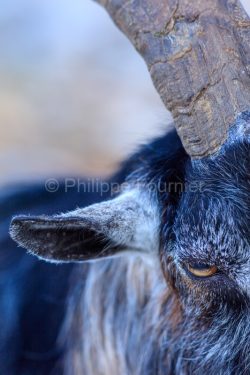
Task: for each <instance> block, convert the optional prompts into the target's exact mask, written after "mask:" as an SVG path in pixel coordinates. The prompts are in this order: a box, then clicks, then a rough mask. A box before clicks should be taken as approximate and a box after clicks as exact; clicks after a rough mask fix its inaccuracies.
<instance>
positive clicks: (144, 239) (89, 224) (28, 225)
mask: <svg viewBox="0 0 250 375" xmlns="http://www.w3.org/2000/svg"><path fill="white" fill-rule="evenodd" d="M143 196H145V194H139V193H138V192H137V191H136V192H129V193H124V194H123V195H121V196H119V197H118V198H115V199H113V200H110V201H107V202H103V203H99V204H95V205H92V206H89V207H87V208H84V209H78V210H75V211H72V212H69V213H67V214H62V215H56V216H52V217H46V216H42V217H29V216H28V217H22V216H17V217H15V218H14V219H13V220H12V223H11V227H10V235H11V237H12V238H13V239H14V240H15V241H16V242H17V243H18V244H19V245H20V246H22V247H24V248H26V249H28V250H29V251H30V252H31V253H33V254H35V255H37V256H38V257H40V258H43V259H46V260H50V261H84V260H91V259H97V258H103V257H109V256H113V255H116V254H119V253H121V252H123V251H128V250H130V251H137V252H146V253H152V252H156V251H157V250H158V246H159V235H158V231H159V214H158V209H157V203H156V202H154V203H153V201H151V200H150V199H149V197H148V198H147V199H145V197H144V198H143Z"/></svg>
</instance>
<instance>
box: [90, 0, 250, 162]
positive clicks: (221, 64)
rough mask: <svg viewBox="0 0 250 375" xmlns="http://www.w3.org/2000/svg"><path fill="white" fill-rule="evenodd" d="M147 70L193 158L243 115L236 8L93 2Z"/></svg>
mask: <svg viewBox="0 0 250 375" xmlns="http://www.w3.org/2000/svg"><path fill="white" fill-rule="evenodd" d="M96 1H97V2H98V3H100V4H102V5H103V6H104V7H105V8H106V9H107V11H108V13H109V14H110V15H111V17H112V19H113V20H114V22H115V23H116V25H117V26H118V27H119V28H120V29H121V30H122V31H123V33H124V34H125V35H127V37H128V38H129V39H130V41H131V42H132V44H133V45H134V46H135V48H136V49H137V50H138V52H139V53H140V54H141V55H142V57H143V58H144V60H145V61H146V63H147V66H148V69H149V72H150V74H151V77H152V80H153V83H154V85H155V87H156V89H157V91H158V93H159V94H160V96H161V98H162V100H163V102H164V104H165V106H166V107H167V108H168V109H169V110H170V111H171V112H172V115H173V118H174V120H175V126H176V128H177V131H178V133H179V135H180V138H181V140H182V143H183V146H184V147H185V149H186V151H187V153H188V154H189V155H190V156H191V157H192V158H202V157H204V156H208V155H211V154H214V153H215V152H216V151H218V150H219V149H220V147H221V145H222V144H223V143H224V142H225V141H226V139H227V136H228V131H229V128H230V126H231V125H232V124H233V123H234V121H235V119H236V117H237V116H238V114H240V113H241V112H244V111H246V110H249V107H250V105H249V104H250V76H249V74H250V64H249V62H250V21H249V18H248V16H247V14H246V13H245V11H244V9H243V8H242V6H241V4H240V3H239V1H238V0H195V1H190V0H143V1H141V0H130V1H128V0H96Z"/></svg>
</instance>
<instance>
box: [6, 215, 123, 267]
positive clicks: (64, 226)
mask: <svg viewBox="0 0 250 375" xmlns="http://www.w3.org/2000/svg"><path fill="white" fill-rule="evenodd" d="M10 233H11V237H12V238H13V239H14V240H15V241H16V242H18V243H19V245H21V246H22V247H24V248H26V249H27V250H29V251H30V252H32V253H34V254H35V255H37V256H38V257H39V258H43V259H46V260H52V261H84V260H89V259H97V258H102V257H107V256H112V255H114V254H115V253H118V252H120V251H123V250H125V247H124V246H122V245H119V244H116V243H115V242H114V241H113V240H112V239H111V238H108V237H107V236H106V235H105V234H104V233H102V232H101V231H100V230H98V225H95V228H94V227H93V222H92V221H89V220H88V219H86V218H79V217H58V218H56V217H52V218H51V217H20V216H19V217H16V218H14V219H13V220H12V223H11V230H10Z"/></svg>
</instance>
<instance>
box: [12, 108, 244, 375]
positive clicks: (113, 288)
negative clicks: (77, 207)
mask: <svg viewBox="0 0 250 375" xmlns="http://www.w3.org/2000/svg"><path fill="white" fill-rule="evenodd" d="M249 118H250V114H249V113H245V114H243V115H242V116H241V117H240V118H239V119H238V121H237V123H236V124H235V126H234V128H233V129H232V132H231V134H230V137H229V140H228V142H227V144H225V145H224V146H223V149H222V150H221V151H220V153H218V154H217V155H215V156H213V157H211V158H207V159H203V160H202V161H191V160H190V159H189V158H188V157H187V155H186V154H185V151H184V150H183V148H182V146H181V143H180V140H179V138H178V136H177V134H176V133H175V132H171V133H169V134H167V135H166V136H165V137H163V138H161V139H159V140H156V141H155V142H153V143H151V144H150V145H147V146H145V147H144V148H142V149H141V150H140V151H139V152H138V153H137V154H135V155H134V156H133V157H132V158H131V159H129V160H128V161H127V162H126V163H124V165H123V167H122V169H121V171H120V172H119V173H118V174H117V175H116V176H114V177H113V179H112V180H113V181H116V182H117V181H118V182H119V183H120V184H122V183H123V182H126V183H127V186H129V191H130V192H131V191H135V189H137V191H139V192H143V193H142V194H139V196H140V197H141V198H140V199H139V201H140V203H139V206H138V207H139V209H138V212H144V213H145V212H147V211H148V210H149V207H153V208H154V209H153V211H152V210H151V209H150V210H149V211H148V212H156V211H157V214H154V215H153V216H152V217H153V218H155V216H157V217H160V220H159V222H158V221H157V220H156V221H155V224H154V226H153V227H154V233H156V232H157V233H159V236H158V239H155V237H154V236H152V235H151V236H149V238H150V241H149V240H147V243H145V248H146V249H147V251H146V252H145V253H144V252H143V251H141V247H142V245H143V241H145V238H146V237H143V236H142V235H141V236H139V237H138V236H137V237H136V236H135V237H133V236H134V233H138V231H137V229H136V228H137V225H136V223H135V222H134V221H133V222H132V223H133V224H132V225H130V226H129V220H130V218H131V216H130V215H129V210H128V209H127V208H128V206H127V205H125V209H124V210H125V211H124V217H125V218H127V219H126V226H125V228H130V232H129V236H128V237H129V239H130V240H132V239H133V240H134V241H135V240H136V244H137V245H136V247H135V248H136V249H135V248H133V247H134V243H135V242H133V241H130V242H129V241H126V240H123V243H125V245H126V246H125V247H127V244H129V245H130V246H131V247H132V249H131V250H137V255H134V254H129V253H127V254H126V255H123V257H119V258H116V257H115V258H112V259H107V260H99V261H97V262H90V263H87V264H80V266H74V267H73V271H72V273H71V288H70V289H69V290H68V299H67V305H68V310H67V314H66V315H65V319H64V323H63V324H62V325H61V328H60V330H59V331H58V336H57V341H56V345H58V346H59V347H61V348H63V350H64V355H63V357H60V358H59V360H60V361H61V360H62V358H63V373H64V374H66V375H71V374H74V375H80V374H86V375H106V374H107V375H109V374H117V375H119V374H122V375H123V374H125V375H127V374H128V375H130V374H131V375H191V374H195V375H202V374H204V373H205V374H207V373H212V374H219V375H225V374H226V375H242V374H243V375H247V374H249V373H250V350H249V349H250V348H249V346H250V341H249V334H250V302H249V301H250V291H249V285H250V277H249V275H250V185H249V176H250V142H249V132H248V130H249ZM123 194H124V193H123ZM125 194H126V193H125ZM129 194H130V193H129ZM142 196H143V197H145V196H146V197H147V198H146V200H145V199H143V200H142ZM121 197H124V196H123V195H121ZM133 197H134V195H133ZM116 199H117V198H116ZM116 199H115V200H114V201H115V202H116ZM120 199H121V200H123V198H118V202H120ZM131 199H132V200H133V199H134V198H131ZM114 201H113V202H114ZM109 204H110V203H108V205H109ZM115 204H116V203H115ZM99 207H100V206H99V205H98V209H99ZM105 207H106V206H105ZM109 207H110V206H109ZM115 207H117V205H116V206H115ZM130 208H131V207H130ZM142 208H143V209H142ZM92 209H93V210H94V212H95V214H94V217H95V220H96V218H98V223H97V227H98V225H102V227H101V228H102V230H101V232H102V234H103V235H104V238H106V237H108V238H109V236H110V232H109V231H107V228H108V229H110V228H111V231H113V229H114V223H115V222H117V227H118V231H119V230H122V232H120V233H122V234H124V233H126V232H124V227H123V226H122V227H121V225H120V224H119V222H120V220H118V221H117V220H116V219H114V218H113V216H112V215H111V219H110V215H109V220H108V221H105V220H104V219H105V217H106V216H105V215H104V212H99V211H98V215H97V216H95V215H96V212H97V211H96V207H95V206H92ZM86 210H88V209H86ZM155 210H156V211H155ZM81 212H82V211H81ZM81 212H80V213H81ZM84 212H87V211H85V210H84ZM91 212H92V213H91V215H92V216H93V211H91ZM105 212H107V210H106V211H105ZM70 215H71V214H68V215H66V217H70ZM91 215H90V216H89V220H90V219H91ZM128 215H129V216H128ZM80 216H81V215H80ZM63 217H64V218H65V215H63ZM74 217H76V215H75V214H74ZM116 217H117V215H115V218H116ZM120 217H121V216H120V215H119V218H120ZM132 217H133V220H134V215H132ZM141 217H142V216H141V215H139V221H138V223H139V222H140V220H141ZM103 218H104V219H103ZM18 220H20V222H18ZM22 220H24V222H25V220H27V219H18V218H17V219H15V221H14V222H13V226H12V236H13V238H16V239H18V236H20V225H21V224H20V223H21V222H22V223H24V222H23V221H22ZM37 220H38V222H39V220H40V219H37ZM79 220H80V219H79ZM150 220H151V221H152V219H150ZM38 222H35V224H34V225H35V226H33V224H32V226H28V230H26V229H27V228H26V227H25V226H23V227H22V229H23V233H22V240H21V244H24V243H25V241H26V243H28V244H29V247H30V250H31V251H33V252H34V253H36V254H37V253H38V255H39V254H40V253H41V251H42V255H43V257H45V258H46V257H47V258H48V259H51V256H50V255H51V251H48V253H47V255H46V247H44V248H43V249H40V248H37V247H36V245H34V243H35V240H36V239H35V238H34V239H33V240H32V238H33V237H32V233H33V232H32V231H33V229H34V228H36V230H37V228H38V227H37V223H38ZM91 222H92V221H91ZM107 223H108V225H107ZM123 224H124V222H123V221H122V225H123ZM68 225H69V224H68ZM140 226H141V223H140V225H139V227H140ZM156 226H158V229H157V231H156V229H155V228H156ZM65 228H67V224H65V225H64V226H63V228H62V226H61V225H59V226H58V227H57V230H56V231H55V235H56V236H58V237H57V238H58V240H57V241H59V242H57V241H56V242H55V243H60V244H61V242H60V238H61V237H60V236H61V235H62V233H63V231H65ZM122 228H123V229H122ZM147 228H148V229H147V230H151V229H150V226H149V225H147ZM38 229H39V228H38ZM82 230H83V231H84V227H82ZM112 233H113V232H112ZM116 233H117V232H116ZM141 233H143V232H141ZM38 234H39V233H38ZM43 235H44V232H43ZM95 235H96V233H95V231H94V233H93V236H94V238H95ZM36 236H37V232H36ZM114 236H115V238H116V239H117V237H116V236H117V234H116V235H114V233H113V234H112V239H114ZM125 237H127V236H126V235H125ZM125 237H124V238H125ZM36 238H37V237H36ZM41 238H42V237H41ZM118 238H121V234H120V235H119V236H118ZM109 239H110V238H109ZM78 240H79V241H78V249H79V252H80V253H81V254H85V256H88V259H91V253H89V252H88V251H87V250H88V249H87V250H86V248H85V246H84V245H85V243H84V241H83V239H82V237H81V238H78ZM27 241H28V242H27ZM32 241H33V242H32ZM138 241H139V242H140V245H139V246H138ZM106 246H108V248H109V249H110V251H112V254H111V255H116V251H117V249H116V247H115V246H114V245H113V243H107V242H105V250H107V247H106ZM108 256H110V252H109V253H108ZM93 258H96V256H95V254H93ZM74 260H77V259H74ZM79 260H82V258H81V257H80V255H79ZM190 264H192V265H193V264H194V265H198V266H199V265H206V266H207V267H209V266H216V267H217V272H216V273H215V274H214V275H212V276H210V277H197V276H195V275H194V274H192V273H191V272H190V270H189V265H190ZM53 267H55V266H53ZM58 267H61V266H58ZM55 366H56V359H55Z"/></svg>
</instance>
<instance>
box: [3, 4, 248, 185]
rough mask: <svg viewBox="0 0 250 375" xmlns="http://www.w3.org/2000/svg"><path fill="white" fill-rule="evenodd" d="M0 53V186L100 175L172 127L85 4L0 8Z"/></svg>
mask: <svg viewBox="0 0 250 375" xmlns="http://www.w3.org/2000/svg"><path fill="white" fill-rule="evenodd" d="M242 2H243V3H244V6H245V7H246V9H247V10H248V12H249V13H250V2H249V0H244V1H242ZM0 51H1V52H0V82H1V84H0V171H1V175H0V176H1V177H0V185H3V184H7V183H13V182H16V181H27V180H37V179H40V178H44V177H52V176H53V177H55V176H59V175H64V176H67V175H68V176H72V175H84V174H85V175H102V176H103V175H107V174H109V173H111V172H112V170H113V169H114V168H115V167H116V166H117V164H118V163H119V161H121V160H122V159H123V158H124V157H125V156H127V155H128V154H130V153H131V152H132V151H133V150H134V149H135V148H136V145H138V144H139V143H143V142H145V141H146V140H149V139H151V138H153V137H154V136H156V135H158V134H161V133H163V132H164V130H165V129H166V125H167V124H168V123H169V122H170V121H171V117H170V115H169V113H168V112H167V111H166V110H165V108H164V107H163V105H162V103H161V101H160V99H159V98H158V95H157V94H156V92H155V90H154V88H153V85H152V82H151V80H150V77H149V74H148V72H147V69H146V67H145V65H144V63H143V61H142V59H141V58H140V56H139V55H138V54H137V53H136V52H135V51H134V49H133V47H132V46H131V45H130V43H129V42H128V40H127V39H126V38H125V37H124V36H123V35H122V34H121V33H120V32H119V31H118V30H117V29H116V27H115V26H114V25H113V23H112V21H111V20H110V19H109V17H108V15H107V14H106V13H105V11H104V10H103V9H102V8H101V7H100V6H99V5H97V4H95V3H94V2H93V1H91V0H71V1H70V2H69V1H66V0H43V1H38V0H9V1H8V2H7V1H6V2H4V1H3V0H2V2H1V11H0Z"/></svg>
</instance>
